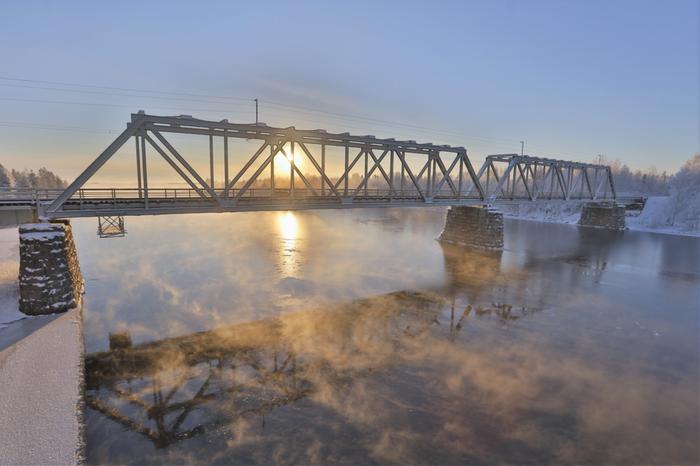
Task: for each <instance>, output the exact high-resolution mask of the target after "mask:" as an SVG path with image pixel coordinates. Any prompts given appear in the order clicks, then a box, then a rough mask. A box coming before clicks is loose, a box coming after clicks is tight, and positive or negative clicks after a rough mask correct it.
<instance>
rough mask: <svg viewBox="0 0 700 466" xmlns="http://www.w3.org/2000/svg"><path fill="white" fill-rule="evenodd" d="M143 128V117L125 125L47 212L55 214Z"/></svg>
mask: <svg viewBox="0 0 700 466" xmlns="http://www.w3.org/2000/svg"><path fill="white" fill-rule="evenodd" d="M142 127H143V117H141V116H139V117H138V119H137V120H136V121H133V122H131V123H130V124H129V125H127V127H126V129H125V130H124V131H122V133H121V134H120V135H119V136H117V139H115V140H114V141H113V142H112V144H110V145H109V146H107V148H106V149H105V150H104V151H103V152H102V153H101V154H100V155H98V156H97V158H96V159H95V160H94V161H93V162H92V163H91V164H90V165H88V167H87V168H86V169H85V170H84V171H83V172H82V173H81V174H80V175H78V177H77V178H76V179H75V181H73V182H72V183H71V184H70V185H68V187H67V188H66V189H65V191H63V192H62V193H61V194H59V195H58V197H57V198H56V199H55V200H54V201H53V202H52V203H51V204H50V205H49V206H48V208H47V209H46V210H47V211H48V212H56V211H57V210H58V209H59V208H60V207H61V206H62V205H63V203H64V202H66V201H67V200H68V199H69V198H70V197H71V196H72V195H73V194H75V192H76V191H78V189H80V188H81V187H82V186H83V185H84V184H85V183H86V182H87V181H88V180H89V179H90V178H91V177H92V175H94V174H95V173H96V172H97V171H98V170H99V169H100V168H102V166H103V165H104V164H105V163H107V161H108V160H109V159H110V158H112V156H113V155H114V153H115V152H117V151H118V150H119V149H120V148H121V147H122V146H123V145H124V144H125V143H126V141H128V140H129V138H131V136H133V135H134V134H136V132H137V131H139V130H141V128H142Z"/></svg>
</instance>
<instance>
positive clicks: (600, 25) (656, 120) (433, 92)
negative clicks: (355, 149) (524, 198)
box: [0, 0, 699, 177]
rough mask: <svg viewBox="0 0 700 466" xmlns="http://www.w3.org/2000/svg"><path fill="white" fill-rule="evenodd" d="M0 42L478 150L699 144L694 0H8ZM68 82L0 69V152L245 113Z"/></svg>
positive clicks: (36, 156)
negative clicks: (143, 113)
mask: <svg viewBox="0 0 700 466" xmlns="http://www.w3.org/2000/svg"><path fill="white" fill-rule="evenodd" d="M0 52H1V53H2V66H0V78H18V79H27V80H36V81H55V82H66V83H78V84H87V85H93V86H108V87H109V86H111V87H119V88H134V89H145V90H160V91H168V92H174V93H197V94H208V95H213V96H233V97H239V98H242V99H252V98H254V97H258V98H259V99H260V100H261V120H263V121H265V122H267V123H269V124H276V125H284V126H287V125H296V126H297V127H301V128H315V127H325V128H327V129H332V130H348V131H351V132H357V133H361V134H367V133H371V134H375V135H377V136H387V137H397V138H408V139H416V140H420V141H431V142H435V143H448V144H456V145H464V146H466V147H467V148H468V149H470V154H471V155H472V156H473V158H474V159H475V162H477V163H478V161H479V160H480V159H481V157H483V155H485V154H488V153H497V152H514V151H519V148H520V143H519V141H520V140H521V139H524V140H526V152H529V153H531V154H533V155H540V156H552V157H563V158H570V159H575V160H585V161H588V160H592V159H593V158H594V157H595V155H596V154H598V153H602V154H605V155H606V156H607V157H608V158H610V159H617V158H619V159H620V160H621V161H623V162H625V163H627V164H629V165H630V166H632V167H633V168H647V167H649V166H652V165H655V166H656V167H658V168H659V169H660V170H669V171H675V170H676V169H677V168H678V167H679V166H680V165H681V164H682V163H683V162H684V161H685V160H686V159H688V158H689V157H690V156H691V155H692V154H693V153H694V152H697V151H698V145H699V141H698V121H699V120H698V98H699V97H698V54H699V51H698V5H697V2H696V1H684V0H671V1H666V2H661V1H654V2H649V1H639V0H637V1H622V0H607V1H597V0H593V1H564V0H559V1H489V2H487V1H482V2H466V1H464V2H438V1H432V2H427V1H426V2H407V1H404V2H398V1H397V2H355V1H353V2H349V1H348V2H330V1H323V2H303V1H298V2H289V3H275V2H191V1H189V2H174V1H170V2H126V1H124V2H94V1H91V2H45V3H42V2H32V1H22V2H19V1H16V2H5V3H4V4H3V6H2V14H1V15H0ZM19 86H23V87H19ZM29 87H34V89H30V88H29ZM37 88H41V89H37ZM65 88H66V86H62V85H57V84H47V83H36V82H34V83H33V82H23V81H12V80H7V79H0V122H1V123H0V163H3V164H4V165H6V166H10V167H16V168H23V167H27V168H37V167H39V166H42V165H46V166H48V167H50V168H55V169H56V170H57V171H58V172H59V173H60V174H62V175H64V176H69V177H72V176H75V175H77V174H78V172H79V171H80V170H81V169H82V168H84V167H85V166H87V164H88V163H89V162H90V161H91V160H92V159H93V158H94V157H95V156H97V155H98V153H99V152H100V151H101V150H102V149H103V148H104V147H106V146H107V145H108V144H109V143H110V142H111V139H113V138H114V136H115V135H114V134H109V133H107V132H106V131H104V130H112V131H114V132H115V133H116V132H119V131H120V130H121V129H123V128H124V124H125V122H126V121H127V120H128V119H129V113H130V112H132V111H136V110H138V109H141V108H143V109H145V110H147V111H148V112H150V113H156V114H180V113H187V114H192V115H194V116H197V117H200V118H212V119H215V118H216V119H220V118H226V117H227V118H229V119H230V120H231V121H251V120H252V119H253V113H252V110H253V104H252V102H250V101H246V100H225V99H222V98H220V97H217V98H213V99H207V100H212V101H214V102H201V101H200V102H197V101H196V100H204V99H202V98H191V97H189V98H188V97H187V96H182V95H169V96H160V97H159V98H154V95H152V94H144V93H137V92H132V91H115V90H106V89H97V88H86V87H80V88H75V87H73V88H71V89H74V90H79V91H80V92H72V91H65V90H56V89H65ZM113 94H124V95H113ZM164 97H167V98H164ZM188 99H192V100H188ZM224 100H225V101H226V102H228V103H227V104H222V103H221V102H222V101H224ZM273 104H287V105H291V106H296V107H304V108H308V109H314V110H322V111H327V112H333V113H339V114H344V115H345V114H351V115H355V116H361V117H363V118H360V119H358V118H355V117H353V118H352V119H341V118H338V117H336V116H331V115H329V114H325V113H314V112H307V111H298V110H295V109H290V108H287V107H280V106H277V105H273ZM368 119H377V120H383V121H389V122H399V123H404V124H409V125H415V126H416V127H418V128H412V127H409V126H396V125H387V124H386V123H383V122H375V121H370V120H368ZM18 123H19V125H18ZM28 123H31V124H38V125H41V126H42V127H44V126H46V125H50V126H56V127H59V128H58V129H56V130H49V129H28V128H24V127H21V126H23V125H26V124H28ZM3 125H4V126H3ZM66 127H76V128H79V130H76V131H68V130H67V128H66Z"/></svg>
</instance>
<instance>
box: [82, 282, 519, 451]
mask: <svg viewBox="0 0 700 466" xmlns="http://www.w3.org/2000/svg"><path fill="white" fill-rule="evenodd" d="M446 301H447V300H446V299H445V298H444V297H441V296H439V295H437V294H428V293H426V294H423V293H408V292H399V293H391V294H388V295H382V296H377V297H374V298H369V299H363V300H359V301H356V302H353V303H350V304H348V305H346V306H341V307H340V309H334V310H317V311H305V312H297V313H290V314H286V315H283V316H281V317H279V318H276V319H266V320H260V321H257V322H252V323H245V324H237V325H232V326H227V327H222V328H217V329H215V330H211V331H207V332H200V333H194V334H191V335H187V336H182V337H176V338H168V339H164V340H160V341H156V342H150V343H146V344H142V345H137V346H131V345H130V344H129V343H127V344H126V345H119V343H116V342H118V341H119V340H120V339H119V338H115V339H113V345H112V346H113V347H112V348H111V349H110V350H109V351H105V352H99V353H92V354H88V355H87V357H86V399H87V405H88V406H89V407H90V408H92V409H94V410H96V411H98V412H100V413H101V414H103V415H104V416H106V417H107V418H109V419H111V420H113V421H115V422H117V423H119V424H121V425H122V426H123V427H125V428H126V429H128V430H130V431H133V432H136V433H138V434H141V435H143V436H144V437H146V438H148V439H149V440H150V441H152V442H153V444H154V445H155V446H156V447H158V448H162V447H167V446H168V445H171V444H172V443H174V442H179V441H181V440H185V439H189V438H191V437H194V436H197V435H200V434H204V433H206V432H207V431H209V430H211V429H215V428H217V427H219V426H221V425H222V424H229V423H231V422H233V421H235V420H236V419H237V418H249V417H255V416H257V417H260V418H261V421H262V422H264V416H265V415H266V414H267V413H269V412H270V411H272V410H274V409H275V408H277V407H280V406H284V405H287V404H290V403H294V402H295V401H298V400H300V399H302V398H304V397H306V396H307V395H309V394H310V393H312V392H313V391H314V389H315V388H316V387H317V386H318V385H324V386H337V387H338V388H341V387H342V385H343V383H344V381H345V380H348V379H349V378H354V377H362V376H363V374H364V373H367V372H371V371H373V370H377V369H381V368H382V367H384V366H386V365H388V364H391V362H392V361H393V360H394V359H395V357H396V353H400V352H401V351H402V347H403V346H404V344H405V342H406V340H409V339H410V340H413V341H412V342H411V343H410V344H411V345H415V344H416V342H415V340H416V339H418V340H420V339H421V338H422V337H424V336H426V335H428V334H429V333H431V331H432V330H431V329H432V328H433V327H439V326H440V325H442V324H441V322H440V316H439V314H440V311H441V310H442V309H443V308H444V306H445V305H446V304H447V302H446ZM454 312H455V310H454V302H453V303H452V307H451V313H450V324H449V333H448V334H447V336H448V337H450V338H451V337H454V334H455V333H456V332H459V331H460V329H461V328H462V327H463V326H464V325H465V323H466V319H467V318H468V317H469V316H471V315H475V316H479V317H481V316H490V315H493V316H496V317H497V319H498V320H499V321H500V322H502V323H506V322H508V321H512V320H517V319H519V318H520V317H522V316H523V315H526V314H527V311H526V310H525V309H521V310H520V312H515V311H514V310H513V306H511V305H507V304H494V305H493V306H477V307H474V306H472V305H468V306H467V307H466V308H465V309H464V310H463V312H462V314H461V316H460V317H459V318H458V319H457V320H456V321H455V314H454ZM121 340H124V339H123V338H121Z"/></svg>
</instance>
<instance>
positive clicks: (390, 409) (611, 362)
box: [74, 209, 700, 464]
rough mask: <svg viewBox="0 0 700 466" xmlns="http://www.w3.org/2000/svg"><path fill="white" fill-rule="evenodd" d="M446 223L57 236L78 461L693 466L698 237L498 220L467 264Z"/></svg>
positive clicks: (342, 216)
mask: <svg viewBox="0 0 700 466" xmlns="http://www.w3.org/2000/svg"><path fill="white" fill-rule="evenodd" d="M443 221H444V211H443V210H442V209H435V210H433V209H415V210H414V209H398V210H353V211H325V212H304V213H294V214H292V213H284V212H279V213H277V212H272V213H250V214H214V215H201V214H200V215H192V216H171V217H168V216H166V217H153V218H147V217H144V218H133V219H132V218H129V219H127V229H128V235H127V236H126V238H121V239H109V240H107V239H98V238H97V237H96V235H95V228H96V225H94V222H93V221H92V220H78V221H74V229H75V232H76V241H77V244H78V249H79V255H80V262H81V267H82V269H83V274H84V276H85V279H86V289H87V293H86V296H85V342H86V349H87V352H88V355H87V357H86V371H87V374H86V375H87V387H86V404H87V407H88V408H87V415H86V418H87V419H86V421H87V429H86V431H87V432H86V433H87V460H88V463H92V464H110V463H111V464H209V463H214V464H230V463H237V464H256V463H260V464H277V463H281V464H292V463H296V464H300V463H301V464H336V463H338V464H464V463H481V464H483V463H602V462H608V463H616V464H623V463H634V464H639V463H645V464H650V463H658V464H695V463H697V462H698V461H699V457H698V445H697V442H698V437H699V434H700V429H699V418H700V413H699V409H700V408H699V401H698V393H699V385H698V380H699V374H698V370H699V369H698V367H699V364H700V357H699V346H698V333H699V327H698V325H699V322H700V311H699V308H700V239H697V238H683V237H674V236H664V235H656V234H650V233H639V232H629V231H628V232H624V233H615V232H604V231H597V230H590V229H581V228H576V227H572V226H566V225H552V224H543V223H534V222H523V221H507V222H506V237H505V240H506V246H505V251H504V252H503V253H485V252H479V251H474V250H469V249H462V248H457V247H450V246H444V245H441V244H440V243H438V242H437V241H435V238H436V237H437V235H438V234H439V233H440V231H441V229H442V225H443ZM110 334H119V335H121V337H122V341H121V344H122V348H121V349H116V348H115V349H112V350H110ZM126 335H128V336H129V338H130V339H131V347H128V348H123V345H124V338H125V336H126ZM113 340H114V341H113V346H118V345H119V341H118V339H113Z"/></svg>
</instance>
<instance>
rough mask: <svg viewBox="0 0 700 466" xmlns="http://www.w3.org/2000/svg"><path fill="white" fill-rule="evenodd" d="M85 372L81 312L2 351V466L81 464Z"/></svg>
mask: <svg viewBox="0 0 700 466" xmlns="http://www.w3.org/2000/svg"><path fill="white" fill-rule="evenodd" d="M0 332H2V331H1V330H0ZM82 367H83V337H82V317H81V311H80V309H79V308H76V309H73V310H71V311H68V312H66V313H65V314H62V315H61V316H60V317H58V318H56V319H54V320H51V321H50V322H49V323H47V324H46V325H44V326H43V327H41V328H40V329H38V330H36V331H35V332H34V333H32V334H30V335H29V336H27V337H25V338H23V339H22V340H20V341H18V342H17V343H15V344H13V345H12V346H10V347H9V348H7V349H5V350H3V351H1V352H0V420H1V421H0V439H1V440H0V464H51V465H54V464H56V465H59V464H60V465H64V464H78V463H80V459H81V458H80V457H81V455H82V451H83V448H82V432H81V429H82V426H81V419H82V415H81V413H82V390H81V385H82V374H83V369H82Z"/></svg>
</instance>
